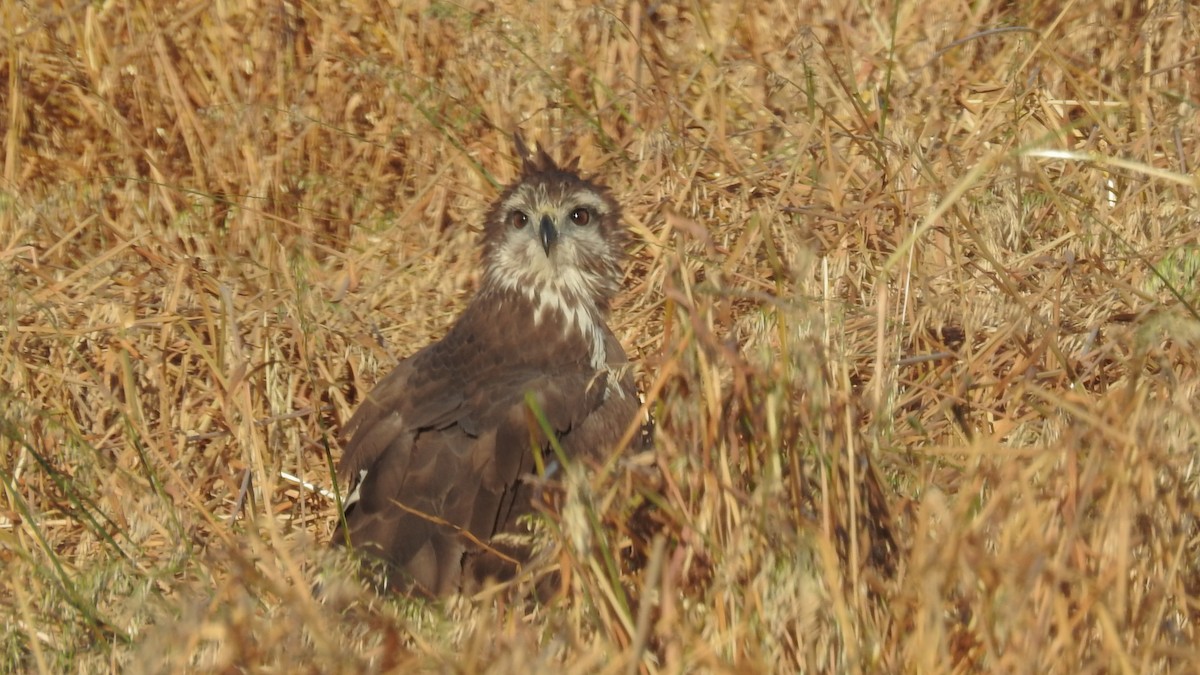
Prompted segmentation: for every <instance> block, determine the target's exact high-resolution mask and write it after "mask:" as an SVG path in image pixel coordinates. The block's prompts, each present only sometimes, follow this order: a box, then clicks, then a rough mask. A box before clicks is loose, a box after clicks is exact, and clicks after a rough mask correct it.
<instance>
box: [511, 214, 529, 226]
mask: <svg viewBox="0 0 1200 675" xmlns="http://www.w3.org/2000/svg"><path fill="white" fill-rule="evenodd" d="M528 222H529V216H527V215H525V214H524V213H521V212H520V211H513V212H512V213H510V214H508V224H509V225H511V226H512V227H513V229H516V230H519V229H521V228H522V227H525V223H528Z"/></svg>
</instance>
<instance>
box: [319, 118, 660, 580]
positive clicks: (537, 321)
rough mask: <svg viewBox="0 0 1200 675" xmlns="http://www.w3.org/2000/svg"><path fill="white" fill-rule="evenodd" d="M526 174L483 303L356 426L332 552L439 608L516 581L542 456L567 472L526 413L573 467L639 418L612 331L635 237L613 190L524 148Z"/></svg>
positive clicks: (386, 388) (491, 241) (501, 202)
mask: <svg viewBox="0 0 1200 675" xmlns="http://www.w3.org/2000/svg"><path fill="white" fill-rule="evenodd" d="M516 149H517V154H518V155H519V156H520V157H521V160H522V172H521V176H520V177H519V179H518V180H517V182H516V183H514V184H513V185H512V186H510V187H509V188H508V189H507V190H506V191H505V192H504V193H503V194H502V195H500V197H499V198H498V199H497V200H496V202H495V203H494V204H493V205H492V207H491V209H490V211H489V213H488V216H487V220H486V222H485V224H484V238H483V251H484V252H483V277H482V282H481V285H480V289H479V291H478V293H476V295H475V297H474V298H472V300H471V302H470V303H469V304H468V305H467V308H466V309H465V310H464V311H463V313H462V315H461V316H459V318H458V319H457V320H456V321H455V322H454V324H453V325H452V326H451V327H450V330H449V332H448V333H447V334H446V336H445V337H444V338H442V339H441V340H440V341H438V342H435V343H433V344H431V345H429V346H427V347H425V348H424V349H421V350H420V351H418V352H417V353H415V354H413V355H412V356H411V357H409V358H408V359H405V360H403V361H401V362H400V364H399V365H397V366H396V368H395V370H393V371H392V372H391V373H390V374H388V375H387V376H386V377H384V378H383V380H381V381H380V382H379V384H378V385H376V387H375V389H374V390H372V391H371V393H370V394H368V395H367V397H366V399H365V400H364V401H363V402H362V404H361V405H360V407H359V408H358V410H357V411H356V412H355V413H354V415H353V416H352V417H351V418H350V420H349V422H347V424H346V427H345V430H344V434H345V437H346V438H348V442H347V443H346V451H345V455H344V456H343V457H342V461H341V465H340V467H339V473H340V475H341V476H342V477H344V478H348V479H349V481H350V490H351V491H350V495H349V496H348V497H347V499H346V501H345V505H344V506H345V521H344V523H340V524H339V525H338V528H337V530H336V531H335V532H334V535H333V542H334V543H335V544H343V543H347V542H348V543H349V544H350V545H351V546H353V547H354V548H356V549H358V550H359V551H362V552H364V553H366V554H368V555H370V556H372V557H374V558H378V559H380V560H382V561H384V562H385V563H386V564H387V566H388V583H389V585H392V586H394V587H396V588H398V589H399V590H401V591H402V592H409V593H414V594H420V595H427V596H437V595H443V594H446V593H450V592H454V591H456V590H459V589H461V588H463V587H474V586H475V585H477V584H479V583H481V582H483V581H484V580H485V579H486V578H488V577H491V578H499V579H503V578H507V577H510V576H511V575H512V574H513V573H514V572H515V570H516V566H517V565H518V564H519V563H520V562H522V561H523V558H524V557H525V556H526V555H527V549H526V548H525V547H524V546H522V545H514V544H512V543H511V542H510V541H509V540H508V539H509V538H506V537H502V536H499V535H506V534H511V533H513V532H515V531H517V530H518V529H519V528H518V524H517V519H518V518H519V517H520V516H522V515H525V514H528V513H530V511H531V510H532V509H533V502H534V500H535V499H536V496H537V495H536V492H537V489H536V488H535V486H534V484H533V481H531V480H530V479H531V478H532V477H533V474H534V472H535V461H534V453H535V452H540V453H541V454H542V456H543V457H545V458H546V473H547V474H549V475H551V476H553V475H554V474H555V472H557V471H559V467H558V464H557V461H555V460H554V457H555V455H554V453H553V451H552V450H551V446H550V442H549V440H548V439H547V438H546V436H545V435H544V434H543V433H542V432H541V430H540V427H539V425H538V424H537V422H536V418H535V416H534V414H533V412H532V411H531V407H530V406H529V405H528V403H527V398H526V397H527V396H531V397H532V400H534V401H535V402H536V408H537V410H539V411H540V413H541V414H542V415H543V416H544V418H545V420H546V421H547V422H548V423H549V426H550V427H551V428H552V429H553V430H554V433H555V436H556V437H557V440H558V442H559V443H560V444H561V447H562V448H563V450H564V451H565V453H566V455H567V456H568V457H575V458H580V457H599V456H601V455H603V454H604V453H607V452H609V451H611V450H613V449H614V447H613V446H614V445H615V444H616V443H617V441H618V439H619V438H620V437H621V435H622V433H623V432H624V431H625V430H626V428H627V427H628V426H629V425H630V424H631V423H632V421H633V420H634V418H635V416H636V413H637V409H638V399H637V393H636V390H635V388H634V385H633V380H632V377H631V376H630V374H629V373H628V368H627V367H626V366H627V358H626V356H625V353H624V351H623V350H622V349H621V345H620V343H619V342H618V341H617V339H616V337H615V336H614V335H613V333H612V331H611V330H609V328H608V326H607V325H606V323H605V322H606V319H607V317H608V308H609V303H610V301H611V299H612V297H613V295H615V293H616V292H617V290H618V289H619V287H620V281H621V261H622V258H623V255H624V254H623V243H624V233H623V230H622V226H621V222H620V209H619V207H618V205H617V203H616V202H615V201H614V200H613V198H612V197H611V195H610V194H609V192H608V191H607V190H606V189H605V188H603V187H601V186H599V185H597V184H595V183H592V182H590V181H587V180H584V179H582V178H580V177H579V176H578V175H576V174H575V173H574V172H573V170H572V169H573V167H567V168H563V167H559V166H558V165H556V164H555V162H554V161H553V160H552V159H551V158H550V157H549V155H547V154H546V153H545V151H543V150H542V149H540V148H536V149H535V150H534V151H530V150H529V149H528V148H527V147H526V146H525V144H524V143H523V142H522V141H521V139H520V137H519V136H518V137H517V139H516Z"/></svg>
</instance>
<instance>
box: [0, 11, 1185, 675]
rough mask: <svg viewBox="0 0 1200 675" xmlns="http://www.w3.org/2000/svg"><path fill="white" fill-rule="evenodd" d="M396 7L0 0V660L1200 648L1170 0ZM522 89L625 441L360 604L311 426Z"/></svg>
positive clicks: (343, 392) (793, 659)
mask: <svg viewBox="0 0 1200 675" xmlns="http://www.w3.org/2000/svg"><path fill="white" fill-rule="evenodd" d="M398 5H399V6H398V7H391V6H387V5H386V4H381V3H367V2H362V0H346V1H345V2H342V3H338V4H337V5H336V6H332V5H328V4H322V3H317V4H296V3H266V4H262V3H260V4H258V5H254V4H251V6H242V5H241V4H239V3H216V4H210V3H205V2H192V3H187V2H185V3H179V4H176V5H175V6H173V7H172V11H170V12H166V11H162V10H163V8H162V7H160V5H159V4H156V3H145V2H132V3H84V4H76V5H68V4H61V3H59V4H55V3H43V4H38V3H6V4H3V5H0V21H2V24H3V28H4V30H2V31H0V46H2V48H0V91H2V92H3V95H2V96H0V101H2V102H3V105H2V106H0V120H2V124H3V126H2V129H0V132H2V133H0V137H2V138H3V153H0V161H2V163H3V164H2V174H0V268H2V269H3V271H4V278H5V279H6V281H7V286H6V287H7V292H6V293H4V294H3V296H2V297H3V300H2V301H0V307H2V312H0V347H2V349H0V447H2V448H3V452H0V481H2V484H3V490H2V491H0V495H2V496H0V562H2V567H3V574H0V621H2V622H3V628H4V630H3V631H0V670H3V671H29V672H59V671H85V672H92V671H106V670H116V669H119V670H129V671H134V672H137V671H177V670H197V671H214V672H215V671H224V670H228V669H235V668H238V669H240V668H244V669H254V670H258V669H272V670H281V671H293V670H297V669H307V670H313V671H320V672H342V671H361V670H372V671H386V670H393V669H404V670H411V669H416V668H419V669H432V670H452V671H456V672H476V671H494V672H513V671H516V672H542V671H559V670H562V671H567V672H646V673H655V672H695V671H760V670H761V671H783V672H786V671H792V670H801V671H835V672H881V671H884V672H886V671H899V672H920V673H936V672H993V671H996V672H1072V673H1074V672H1190V671H1193V670H1195V669H1196V668H1197V667H1198V666H1200V663H1198V662H1200V649H1197V647H1196V645H1197V644H1198V643H1200V636H1198V635H1197V627H1196V625H1195V623H1196V619H1197V616H1198V612H1200V606H1198V601H1197V593H1200V529H1198V525H1197V523H1200V505H1198V504H1197V497H1198V486H1197V476H1196V473H1197V469H1196V463H1197V462H1196V460H1197V455H1198V452H1200V372H1198V360H1200V357H1198V356H1197V355H1198V354H1200V318H1198V314H1197V308H1198V306H1200V285H1198V282H1197V277H1196V270H1197V268H1198V262H1197V261H1198V260H1200V234H1198V233H1200V222H1198V221H1200V216H1198V215H1197V214H1200V199H1198V188H1200V180H1198V179H1197V173H1196V171H1197V167H1198V166H1200V125H1197V124H1196V115H1197V107H1198V105H1200V98H1198V96H1200V93H1198V89H1200V75H1198V73H1200V62H1198V61H1197V55H1196V51H1195V45H1196V44H1200V38H1198V36H1197V35H1196V26H1198V25H1200V11H1198V10H1197V9H1196V7H1195V6H1193V5H1192V4H1190V3H1183V2H1157V3H1132V2H1115V1H1108V0H1104V1H1101V2H1092V3H1067V4H1066V5H1063V4H1062V3H1052V2H1046V1H1044V0H1035V1H1034V2H1030V3H1003V2H991V1H988V0H983V1H982V2H976V3H965V4H964V3H951V2H937V1H935V2H934V4H930V3H928V2H926V3H896V2H890V3H883V4H878V3H876V4H874V5H871V4H870V3H865V4H862V3H859V4H855V3H842V4H838V3H805V2H801V3H797V2H795V1H794V0H793V1H788V2H784V1H779V2H764V3H757V4H755V3H746V4H745V5H734V4H731V3H711V4H710V3H669V2H665V3H649V4H647V3H635V4H633V5H630V6H626V5H623V4H615V3H602V4H594V5H593V4H588V3H582V4H581V3H572V2H563V3H558V4H553V3H548V4H528V3H514V2H507V1H505V2H498V3H465V4H464V3H442V2H404V3H398ZM517 128H520V129H522V130H523V131H524V133H525V134H526V136H527V137H531V138H534V139H538V140H541V141H542V142H544V143H546V144H547V145H549V146H550V148H551V152H552V154H555V155H556V156H558V157H559V158H566V157H569V156H577V157H579V158H580V161H581V166H582V167H583V169H584V170H585V171H586V172H587V173H589V174H590V175H593V176H596V177H598V178H599V179H601V180H602V181H603V182H605V183H607V184H609V185H610V186H612V187H613V189H614V190H615V192H616V194H617V195H618V196H619V198H620V201H621V202H622V204H623V205H624V207H625V211H626V213H627V222H628V225H629V228H630V230H631V232H632V234H633V239H634V241H635V242H636V243H635V244H634V245H633V247H632V249H631V258H630V261H629V273H628V275H627V278H626V280H625V290H624V292H623V294H622V295H621V298H620V300H619V301H618V305H617V307H616V308H615V316H614V324H615V329H616V330H617V332H618V334H619V336H620V337H621V338H622V341H623V343H624V344H625V345H626V347H627V350H628V351H629V352H630V353H631V355H632V356H633V357H634V358H635V359H636V360H637V362H638V364H639V367H640V373H639V381H640V383H641V385H642V388H643V390H644V391H645V392H646V394H647V402H648V404H647V407H648V410H649V411H650V412H651V413H652V414H653V415H654V417H655V420H656V429H655V433H654V439H653V449H652V451H649V452H646V453H642V454H638V455H633V456H627V457H623V458H621V459H620V460H619V461H615V462H613V463H611V464H610V465H608V466H605V467H591V470H589V471H579V472H577V473H575V474H573V475H572V478H571V480H569V481H568V485H567V487H566V490H565V493H564V494H563V495H562V498H561V508H560V509H559V510H558V511H557V512H554V513H549V514H545V515H544V516H542V517H540V518H539V519H538V522H537V526H538V528H539V529H540V530H541V531H542V532H543V534H544V541H545V543H544V553H543V555H542V557H541V559H540V561H539V562H538V564H537V565H535V566H534V569H531V570H530V571H529V573H528V574H527V575H525V576H523V577H522V578H521V579H519V580H518V582H517V584H516V587H515V588H508V589H492V590H489V591H485V592H484V593H482V594H481V595H479V596H478V597H473V598H453V599H450V600H447V601H444V602H439V603H425V602H419V601H412V600H406V599H403V598H395V597H381V596H379V595H377V594H376V593H375V592H374V591H373V590H371V589H370V588H368V587H366V586H364V584H363V582H361V581H360V579H359V577H358V576H357V575H356V574H354V573H353V572H352V571H351V568H352V565H351V563H350V561H347V560H346V559H344V558H343V557H340V556H338V555H336V554H335V553H331V552H330V551H329V550H328V549H327V548H326V542H327V540H328V537H329V534H330V532H331V530H332V528H333V524H334V522H335V519H336V508H335V500H334V499H332V498H331V494H330V492H329V491H332V490H334V489H335V487H336V486H335V482H336V481H335V478H334V474H333V472H332V468H331V467H332V466H333V465H334V463H335V462H336V460H337V458H338V457H339V456H340V449H339V446H338V440H337V434H338V431H339V429H340V423H341V421H343V420H345V419H346V417H347V415H348V414H349V413H350V412H351V411H352V410H353V409H354V407H355V405H356V404H357V402H358V401H359V400H361V398H362V396H363V395H364V393H365V392H366V390H368V389H369V388H370V386H371V385H372V384H373V383H374V382H375V381H376V380H377V379H378V378H379V377H381V376H382V375H383V374H384V373H385V372H386V371H387V369H388V368H390V366H391V365H392V364H393V363H394V362H395V361H396V359H398V358H401V357H403V356H405V355H407V354H409V353H411V352H413V351H414V350H416V349H417V348H419V347H420V346H422V345H424V344H426V343H427V342H429V341H430V340H432V339H436V338H437V337H438V336H439V335H440V334H441V332H442V331H443V330H444V329H445V327H446V326H447V325H448V323H449V322H450V321H451V320H452V318H453V317H454V316H455V314H456V312H457V311H458V310H459V309H460V308H461V307H462V305H463V303H464V301H465V298H466V297H467V296H468V295H469V294H470V293H471V292H472V290H473V289H474V288H475V287H476V286H477V284H478V272H479V267H478V262H477V261H478V251H477V246H476V244H477V239H478V232H479V226H480V218H481V213H482V212H483V210H484V209H485V207H486V205H487V203H488V202H489V201H490V200H491V199H492V198H494V197H495V195H496V194H497V192H498V186H499V185H502V184H503V183H504V182H505V181H507V180H508V179H510V178H511V177H512V176H513V175H514V173H515V171H514V168H515V161H514V158H513V156H512V152H511V147H510V141H509V138H510V135H511V132H512V131H513V130H514V129H517ZM883 504H886V505H887V508H886V510H885V509H884V508H883V507H882V505H883ZM889 537H890V538H891V540H894V546H890V545H881V542H884V543H886V541H887V540H888V538H889ZM550 573H555V574H558V575H560V576H561V579H562V592H561V593H559V594H558V595H557V596H555V597H553V598H548V599H545V600H544V601H534V600H531V599H530V597H531V596H530V594H528V593H526V592H524V591H526V590H528V589H529V588H531V587H532V586H533V585H536V584H537V583H538V579H539V578H540V575H544V574H550Z"/></svg>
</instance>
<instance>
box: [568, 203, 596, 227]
mask: <svg viewBox="0 0 1200 675" xmlns="http://www.w3.org/2000/svg"><path fill="white" fill-rule="evenodd" d="M591 221H592V212H591V211H588V210H587V209H585V208H582V207H580V208H577V209H575V210H574V211H572V212H571V222H572V223H575V224H576V225H578V226H580V227H583V226H584V225H587V224H588V223H590V222H591Z"/></svg>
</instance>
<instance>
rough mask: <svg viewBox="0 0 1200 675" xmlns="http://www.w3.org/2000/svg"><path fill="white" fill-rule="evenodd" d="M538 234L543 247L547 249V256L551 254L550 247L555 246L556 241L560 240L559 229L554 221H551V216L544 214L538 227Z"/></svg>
mask: <svg viewBox="0 0 1200 675" xmlns="http://www.w3.org/2000/svg"><path fill="white" fill-rule="evenodd" d="M538 236H539V237H541V240H542V248H543V249H545V251H546V256H547V257H548V256H549V255H550V249H551V248H553V247H554V242H556V241H558V230H556V229H554V223H552V222H550V216H542V224H541V226H540V227H539V228H538Z"/></svg>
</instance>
